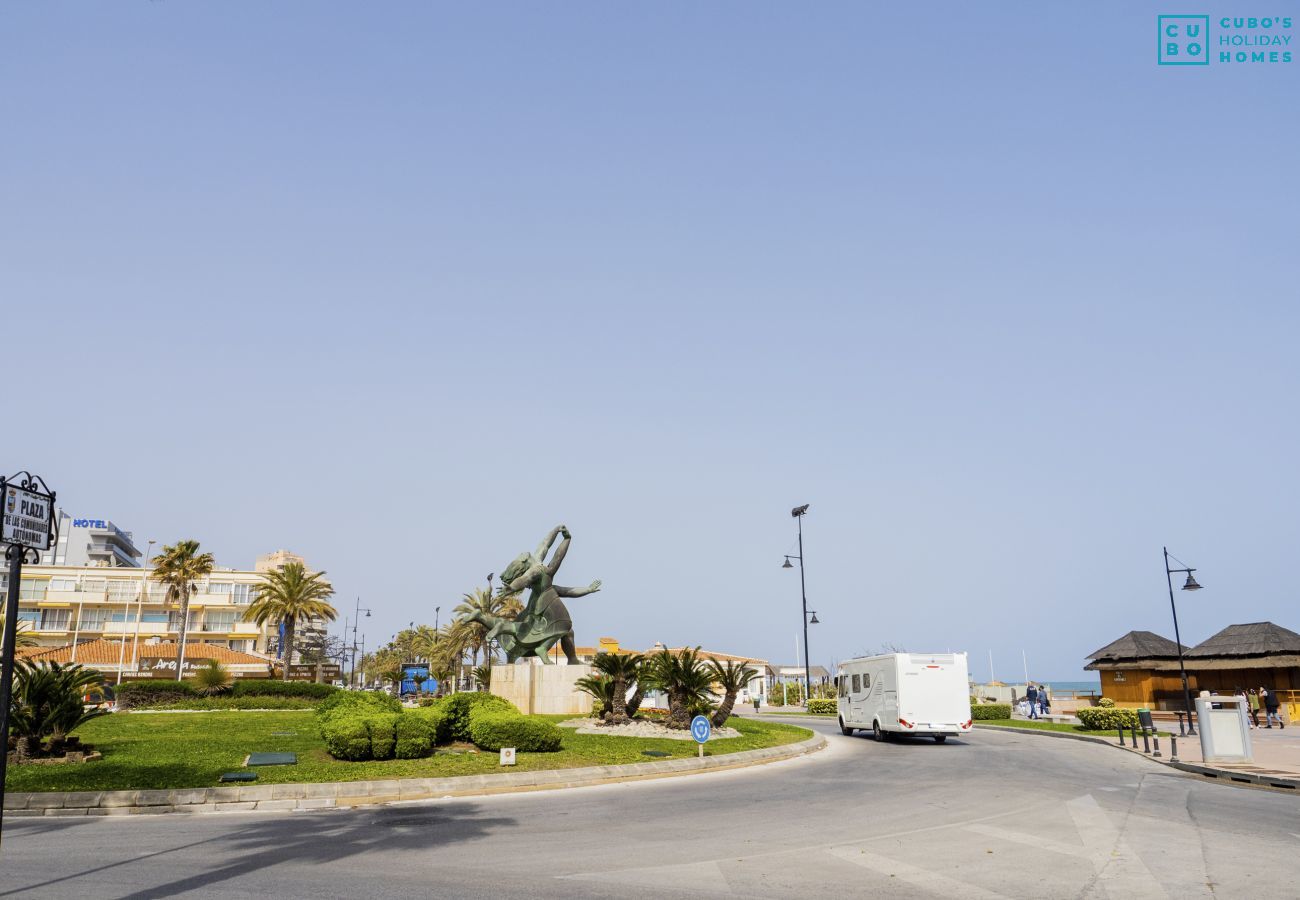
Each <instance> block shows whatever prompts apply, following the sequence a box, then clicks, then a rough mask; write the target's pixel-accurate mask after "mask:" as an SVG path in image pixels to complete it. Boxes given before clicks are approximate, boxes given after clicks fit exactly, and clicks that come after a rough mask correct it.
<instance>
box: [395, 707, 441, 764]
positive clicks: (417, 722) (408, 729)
mask: <svg viewBox="0 0 1300 900" xmlns="http://www.w3.org/2000/svg"><path fill="white" fill-rule="evenodd" d="M395 735H396V738H397V743H396V747H395V753H394V755H395V756H396V757H397V758H398V759H420V758H421V757H424V756H428V755H429V753H430V752H432V750H433V736H434V728H433V726H432V725H431V724H430V723H429V721H428V719H427V718H425V717H424V716H420V715H416V714H414V713H410V712H408V713H405V714H403V715H402V716H401V717H400V718H398V720H397V728H396V730H395Z"/></svg>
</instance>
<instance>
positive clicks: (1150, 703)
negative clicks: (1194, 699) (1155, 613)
mask: <svg viewBox="0 0 1300 900" xmlns="http://www.w3.org/2000/svg"><path fill="white" fill-rule="evenodd" d="M1188 652H1190V651H1188V649H1187V647H1186V646H1184V647H1183V653H1184V655H1186V654H1187V653H1188ZM1088 660H1089V662H1088V664H1087V665H1086V666H1084V668H1085V669H1087V670H1089V671H1093V672H1097V673H1098V674H1100V676H1101V695H1102V696H1103V697H1109V698H1110V699H1111V700H1114V701H1115V705H1116V706H1119V707H1124V708H1130V709H1136V708H1138V707H1148V708H1151V709H1182V708H1183V699H1182V697H1183V682H1182V679H1181V677H1180V676H1179V674H1178V645H1177V644H1175V643H1174V642H1173V641H1171V640H1169V639H1168V638H1166V637H1161V636H1160V635H1158V634H1156V633H1155V632H1153V631H1130V632H1129V633H1128V634H1126V635H1124V636H1123V637H1121V638H1119V639H1117V640H1114V641H1111V642H1110V643H1109V644H1107V645H1106V646H1105V647H1102V648H1101V649H1100V650H1094V651H1093V652H1092V653H1090V654H1089V655H1088ZM1187 674H1188V679H1189V682H1190V685H1189V686H1190V687H1191V690H1192V692H1193V693H1195V692H1196V690H1197V686H1196V680H1195V678H1193V677H1192V673H1191V671H1190V667H1189V670H1188V673H1187Z"/></svg>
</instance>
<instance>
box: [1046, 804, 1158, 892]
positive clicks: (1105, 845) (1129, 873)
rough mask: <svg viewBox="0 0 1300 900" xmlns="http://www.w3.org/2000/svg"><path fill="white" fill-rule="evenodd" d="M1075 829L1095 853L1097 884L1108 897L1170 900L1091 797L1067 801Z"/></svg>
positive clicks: (1066, 806)
mask: <svg viewBox="0 0 1300 900" xmlns="http://www.w3.org/2000/svg"><path fill="white" fill-rule="evenodd" d="M1065 808H1066V810H1067V811H1068V812H1069V813H1070V818H1071V819H1073V820H1074V827H1075V829H1076V830H1077V831H1078V832H1079V837H1080V838H1082V839H1083V844H1084V846H1085V847H1087V848H1088V850H1089V851H1090V852H1091V855H1092V857H1093V866H1094V867H1096V869H1097V881H1096V884H1097V886H1098V887H1100V888H1101V890H1102V892H1103V894H1104V895H1105V896H1107V897H1114V898H1125V900H1148V898H1150V900H1166V898H1168V896H1169V895H1168V894H1166V893H1165V892H1164V889H1163V888H1161V887H1160V883H1159V882H1157V881H1156V879H1155V876H1153V875H1152V874H1151V870H1150V869H1148V868H1147V867H1146V864H1145V863H1143V862H1142V860H1141V859H1140V858H1139V857H1138V855H1137V854H1136V853H1134V852H1133V849H1132V848H1131V847H1130V846H1129V845H1128V842H1127V841H1125V840H1124V837H1123V835H1122V834H1121V833H1120V830H1119V829H1118V828H1116V827H1115V825H1114V823H1113V822H1111V820H1110V817H1109V816H1108V815H1107V814H1106V811H1105V810H1104V809H1102V808H1101V807H1100V806H1099V805H1098V804H1097V800H1096V798H1094V797H1093V796H1092V795H1091V794H1084V795H1083V796H1082V797H1075V798H1074V799H1073V800H1068V801H1066V804H1065Z"/></svg>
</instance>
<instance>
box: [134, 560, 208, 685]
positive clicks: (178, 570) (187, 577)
mask: <svg viewBox="0 0 1300 900" xmlns="http://www.w3.org/2000/svg"><path fill="white" fill-rule="evenodd" d="M146 562H148V560H146ZM214 565H216V560H214V559H213V558H212V554H211V553H200V552H199V542H198V541H192V540H185V541H177V542H176V543H174V544H172V545H170V546H164V547H163V548H162V552H160V553H159V554H158V556H156V557H154V570H153V577H154V578H155V579H157V580H158V581H161V582H162V583H163V584H165V585H167V600H168V601H169V602H171V603H179V604H180V605H181V622H180V651H179V652H178V654H177V660H176V680H177V681H180V680H181V678H182V676H183V675H184V674H185V637H186V633H187V632H188V630H189V625H190V594H191V593H192V592H193V591H194V583H195V582H196V581H198V580H199V579H200V578H204V577H206V576H207V575H209V574H211V572H212V567H213V566H214Z"/></svg>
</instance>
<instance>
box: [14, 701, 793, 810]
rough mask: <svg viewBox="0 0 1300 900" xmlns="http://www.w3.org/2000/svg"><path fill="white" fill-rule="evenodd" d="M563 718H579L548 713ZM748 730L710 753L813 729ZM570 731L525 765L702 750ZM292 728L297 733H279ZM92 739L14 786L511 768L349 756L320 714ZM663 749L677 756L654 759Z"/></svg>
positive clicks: (228, 719)
mask: <svg viewBox="0 0 1300 900" xmlns="http://www.w3.org/2000/svg"><path fill="white" fill-rule="evenodd" d="M547 718H549V719H551V720H552V721H557V722H558V721H563V720H564V719H567V718H572V716H548V717H547ZM727 724H728V725H730V726H731V727H732V728H735V729H736V730H737V731H739V732H740V733H741V736H740V737H737V738H729V739H726V740H716V741H709V743H708V745H707V747H706V749H705V753H706V754H707V755H718V754H723V753H736V752H738V751H741V750H755V749H758V748H761V747H775V746H778V745H780V744H791V743H794V742H796V741H801V740H803V739H805V738H808V737H811V736H812V732H810V731H808V730H807V729H804V728H799V727H797V726H794V725H782V724H780V723H777V722H757V721H755V720H754V719H753V718H752V717H747V718H737V717H732V719H731V720H730V721H728V722H727ZM560 730H561V731H562V732H563V733H564V747H563V749H561V750H559V751H558V752H556V753H520V754H518V757H517V758H518V764H517V765H516V766H515V769H516V770H520V769H522V770H525V771H527V770H533V769H569V768H574V767H577V766H595V765H616V764H619V763H636V762H650V761H653V760H654V759H666V758H669V757H680V756H695V755H697V753H698V751H697V750H696V744H695V742H694V741H673V740H666V739H663V738H658V739H645V738H631V737H607V736H605V735H587V734H575V733H574V731H573V729H571V728H562V729H560ZM277 732H290V734H276V733H277ZM77 734H78V735H80V737H81V739H82V741H83V742H85V743H87V744H93V745H94V746H95V749H97V750H99V751H100V752H102V753H103V754H104V758H103V759H102V760H98V761H96V762H89V763H82V764H71V763H70V764H67V765H55V766H35V765H31V766H12V765H11V766H9V773H8V777H7V778H6V780H5V787H6V789H7V790H9V791H100V790H140V789H160V788H183V787H212V786H215V785H216V784H217V778H218V777H219V776H220V775H221V774H222V773H224V772H238V771H247V770H244V769H243V768H242V763H243V761H244V757H245V756H246V755H247V754H248V753H250V752H253V751H261V750H266V751H293V752H295V753H297V754H298V764H297V765H295V766H260V767H258V768H257V769H255V770H252V771H256V772H257V775H258V778H257V783H258V784H280V783H285V782H309V781H363V780H366V779H378V778H439V777H442V776H446V775H482V774H486V773H489V772H498V771H508V770H503V769H502V768H501V767H500V766H499V764H498V757H497V754H496V753H489V752H482V753H463V754H459V755H440V756H430V757H427V758H425V759H390V760H384V761H370V762H344V761H341V760H336V759H334V758H333V757H332V756H330V755H329V754H328V753H327V752H325V745H324V743H323V742H322V741H321V738H320V732H319V731H317V730H316V716H315V713H312V712H300V711H296V710H294V711H284V712H279V711H277V712H233V711H232V712H212V713H116V714H114V715H110V716H103V717H102V718H98V719H94V720H92V721H90V722H87V723H86V724H85V725H84V726H82V727H81V728H80V729H78V730H77ZM642 750H658V751H662V752H664V753H667V754H668V756H667V757H650V756H645V755H643V754H642V753H641V751H642Z"/></svg>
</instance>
